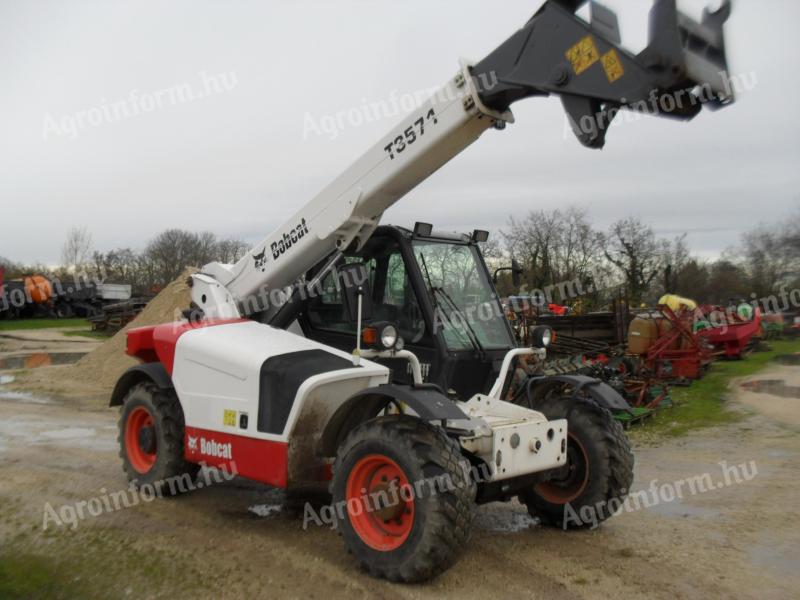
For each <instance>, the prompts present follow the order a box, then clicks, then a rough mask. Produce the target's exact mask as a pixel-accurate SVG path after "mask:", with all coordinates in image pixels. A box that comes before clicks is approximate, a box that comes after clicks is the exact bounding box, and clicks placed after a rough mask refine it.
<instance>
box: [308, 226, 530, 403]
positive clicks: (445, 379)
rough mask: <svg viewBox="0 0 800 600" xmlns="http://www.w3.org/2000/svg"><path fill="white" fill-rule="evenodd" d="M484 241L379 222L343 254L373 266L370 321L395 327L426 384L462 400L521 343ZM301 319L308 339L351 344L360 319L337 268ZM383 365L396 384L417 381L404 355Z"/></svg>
mask: <svg viewBox="0 0 800 600" xmlns="http://www.w3.org/2000/svg"><path fill="white" fill-rule="evenodd" d="M476 233H477V234H480V233H482V232H476ZM485 239H486V236H485V235H483V236H481V235H476V234H473V235H471V236H470V235H463V234H440V233H434V232H432V230H431V227H430V226H429V225H426V224H417V226H416V227H415V228H414V231H410V230H408V229H405V228H402V227H395V226H381V227H378V228H377V229H376V231H375V233H374V234H373V235H372V237H370V239H369V241H367V243H366V244H365V246H364V247H363V248H362V249H361V250H360V251H358V252H355V253H350V254H348V253H345V257H344V260H345V262H348V263H351V262H361V263H363V264H364V265H365V267H366V269H367V273H368V276H369V283H370V285H369V288H370V293H371V296H372V297H371V303H372V305H373V315H372V319H371V320H372V322H384V321H385V322H390V323H393V324H395V326H396V327H397V329H398V332H399V335H400V336H401V337H402V338H403V341H404V344H405V349H406V350H410V351H411V352H413V353H414V354H416V355H417V357H418V358H419V361H420V363H421V365H422V374H423V379H424V380H425V382H428V383H434V384H437V385H438V386H439V387H441V388H442V389H443V390H446V391H447V390H453V391H455V393H456V394H458V396H460V397H462V398H468V397H471V396H472V395H473V394H476V393H486V392H488V390H489V388H491V386H492V384H493V382H494V380H495V379H496V377H497V374H498V373H499V371H500V365H501V362H502V359H503V357H504V356H505V354H506V352H508V350H509V349H511V348H514V347H516V343H515V340H514V337H513V332H512V330H511V328H510V326H509V324H508V321H507V320H506V319H505V318H504V316H503V309H502V307H501V305H500V302H499V299H498V297H497V292H496V291H495V288H494V285H493V284H492V280H491V276H490V275H489V272H488V270H487V267H486V264H485V262H484V260H483V255H482V254H481V251H480V249H479V246H478V243H479V242H478V240H485ZM313 274H314V273H313V272H312V274H311V275H312V276H313ZM298 320H299V324H300V326H301V327H302V329H303V333H304V334H305V336H306V337H308V338H311V339H314V340H316V341H319V342H321V343H324V344H328V345H331V346H333V347H335V348H339V349H341V350H345V351H350V350H352V349H353V346H354V338H355V332H356V324H355V323H354V322H353V321H352V320H351V319H350V318H348V315H347V311H346V307H345V301H344V298H343V291H342V289H341V286H340V285H339V281H338V278H337V276H336V273H335V272H331V273H329V274H328V275H326V276H325V277H324V278H323V279H322V281H321V285H320V286H319V289H318V293H317V294H314V295H312V296H311V297H310V298H309V299H308V300H307V303H306V306H305V309H304V310H303V312H302V314H301V315H300V317H299V319H298ZM378 362H383V363H385V364H386V365H387V366H389V367H390V368H392V370H393V380H394V381H395V382H401V383H411V382H412V375H411V371H410V367H409V363H408V362H407V361H406V360H402V359H378Z"/></svg>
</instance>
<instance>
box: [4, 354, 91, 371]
mask: <svg viewBox="0 0 800 600" xmlns="http://www.w3.org/2000/svg"><path fill="white" fill-rule="evenodd" d="M84 356H86V353H85V352H34V353H32V354H18V355H16V356H6V357H3V358H0V369H38V368H39V367H51V366H55V365H71V364H73V363H76V362H78V361H79V360H80V359H81V358H82V357H84Z"/></svg>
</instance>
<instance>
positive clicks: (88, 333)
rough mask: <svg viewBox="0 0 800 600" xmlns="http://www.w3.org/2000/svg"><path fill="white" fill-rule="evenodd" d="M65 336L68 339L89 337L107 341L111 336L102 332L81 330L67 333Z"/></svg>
mask: <svg viewBox="0 0 800 600" xmlns="http://www.w3.org/2000/svg"><path fill="white" fill-rule="evenodd" d="M64 335H65V336H67V337H87V338H91V339H93V340H107V339H108V338H109V337H111V336H110V335H108V334H107V333H104V332H102V331H92V330H91V329H89V330H86V331H84V330H80V331H65V332H64Z"/></svg>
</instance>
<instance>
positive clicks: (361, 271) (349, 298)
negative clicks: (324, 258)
mask: <svg viewBox="0 0 800 600" xmlns="http://www.w3.org/2000/svg"><path fill="white" fill-rule="evenodd" d="M337 271H338V274H339V285H340V286H341V289H342V302H343V303H344V309H345V311H346V312H347V318H348V319H349V320H350V322H352V323H355V322H356V321H358V299H359V297H361V321H362V322H363V321H369V320H370V319H371V318H372V309H373V307H372V292H371V291H370V287H369V273H368V272H367V267H366V265H364V263H350V264H348V265H343V266H341V267H339V268H338V269H337Z"/></svg>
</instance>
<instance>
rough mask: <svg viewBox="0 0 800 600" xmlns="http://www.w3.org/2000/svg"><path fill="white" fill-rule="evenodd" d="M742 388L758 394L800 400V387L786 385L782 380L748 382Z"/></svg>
mask: <svg viewBox="0 0 800 600" xmlns="http://www.w3.org/2000/svg"><path fill="white" fill-rule="evenodd" d="M742 388H744V389H746V390H748V391H750V392H755V393H756V394H771V395H772V396H780V397H782V398H798V399H800V386H793V385H786V382H785V381H783V380H782V379H759V380H756V381H746V382H744V383H743V384H742Z"/></svg>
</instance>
